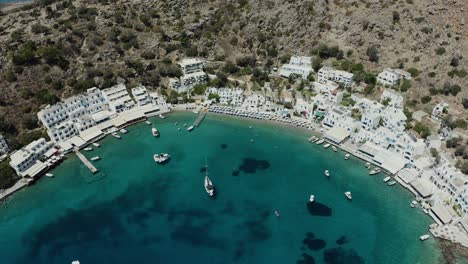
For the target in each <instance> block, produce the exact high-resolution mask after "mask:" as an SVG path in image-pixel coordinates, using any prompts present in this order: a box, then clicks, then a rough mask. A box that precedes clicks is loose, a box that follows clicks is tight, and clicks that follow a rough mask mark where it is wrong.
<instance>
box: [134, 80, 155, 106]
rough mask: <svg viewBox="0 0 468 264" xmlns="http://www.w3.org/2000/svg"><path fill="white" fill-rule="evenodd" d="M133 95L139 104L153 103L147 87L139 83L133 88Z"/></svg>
mask: <svg viewBox="0 0 468 264" xmlns="http://www.w3.org/2000/svg"><path fill="white" fill-rule="evenodd" d="M132 95H133V98H134V99H135V101H136V102H137V104H138V106H143V105H147V104H151V102H152V100H151V96H149V94H148V91H147V90H146V87H144V86H142V85H139V86H137V87H135V88H133V89H132Z"/></svg>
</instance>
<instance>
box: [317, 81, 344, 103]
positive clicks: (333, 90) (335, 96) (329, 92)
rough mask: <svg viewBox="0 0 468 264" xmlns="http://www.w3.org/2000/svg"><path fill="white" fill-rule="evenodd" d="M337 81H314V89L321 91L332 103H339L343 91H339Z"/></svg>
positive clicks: (341, 99)
mask: <svg viewBox="0 0 468 264" xmlns="http://www.w3.org/2000/svg"><path fill="white" fill-rule="evenodd" d="M338 88H339V86H338V84H337V83H335V82H333V81H329V80H324V81H323V82H314V89H315V91H316V92H318V93H321V94H323V95H324V97H325V98H326V99H327V100H328V101H329V102H331V103H332V104H335V105H339V104H340V103H341V101H343V95H344V92H343V91H340V90H339V89H338Z"/></svg>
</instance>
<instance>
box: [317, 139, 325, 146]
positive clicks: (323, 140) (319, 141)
mask: <svg viewBox="0 0 468 264" xmlns="http://www.w3.org/2000/svg"><path fill="white" fill-rule="evenodd" d="M323 142H325V139H323V138H321V139H319V140H318V141H317V142H315V144H317V145H320V144H322V143H323Z"/></svg>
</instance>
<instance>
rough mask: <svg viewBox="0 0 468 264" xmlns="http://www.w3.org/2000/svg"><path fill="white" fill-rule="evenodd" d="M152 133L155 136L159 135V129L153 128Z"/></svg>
mask: <svg viewBox="0 0 468 264" xmlns="http://www.w3.org/2000/svg"><path fill="white" fill-rule="evenodd" d="M151 134H153V136H154V137H159V131H158V130H157V129H156V128H155V127H153V128H151Z"/></svg>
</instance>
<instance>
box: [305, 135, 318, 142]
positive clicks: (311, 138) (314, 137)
mask: <svg viewBox="0 0 468 264" xmlns="http://www.w3.org/2000/svg"><path fill="white" fill-rule="evenodd" d="M307 140H308V141H309V142H311V143H312V142H315V141H316V140H317V137H316V136H312V137H310V138H308V139H307Z"/></svg>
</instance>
